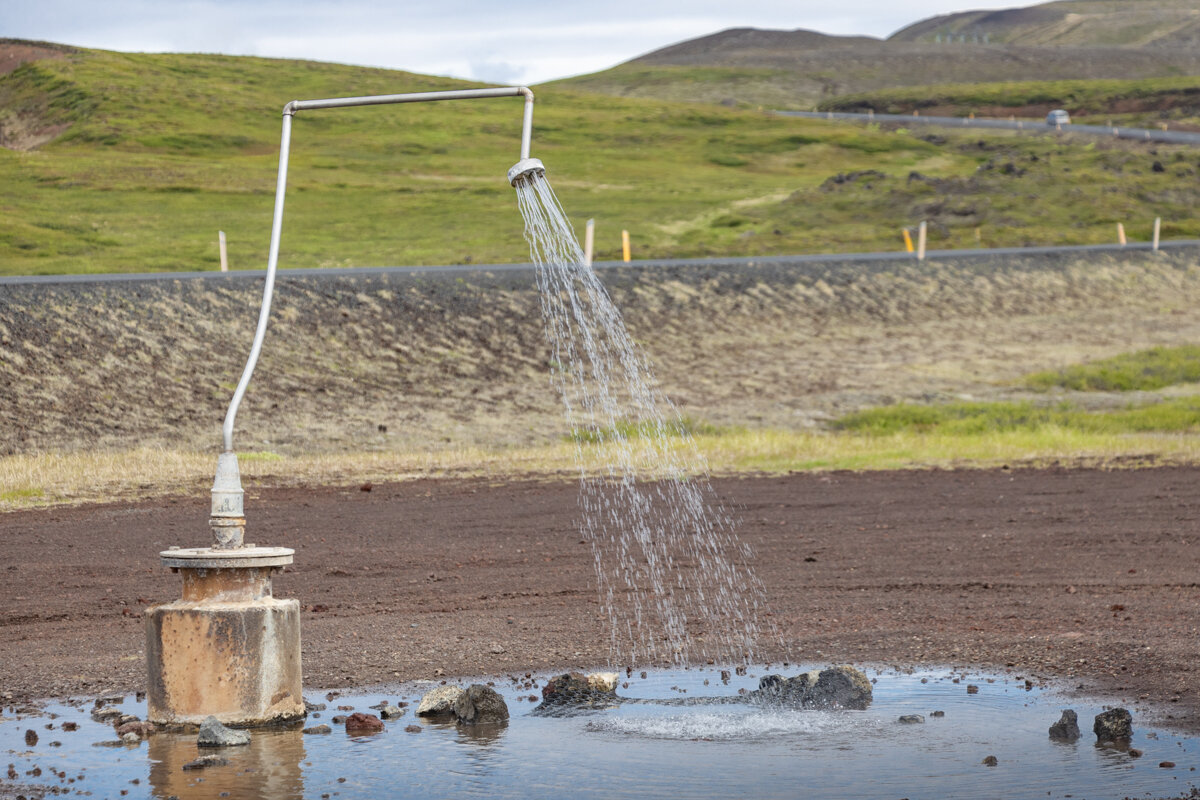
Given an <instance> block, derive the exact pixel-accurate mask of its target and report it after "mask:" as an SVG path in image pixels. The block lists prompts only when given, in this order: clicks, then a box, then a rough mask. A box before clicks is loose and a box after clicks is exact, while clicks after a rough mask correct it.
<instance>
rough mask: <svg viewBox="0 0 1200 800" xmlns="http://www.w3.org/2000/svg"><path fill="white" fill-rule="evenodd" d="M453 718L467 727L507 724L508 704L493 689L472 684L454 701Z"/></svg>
mask: <svg viewBox="0 0 1200 800" xmlns="http://www.w3.org/2000/svg"><path fill="white" fill-rule="evenodd" d="M454 716H455V717H456V718H457V719H458V721H459V722H462V723H465V724H468V725H482V724H487V723H493V722H508V703H505V702H504V698H503V697H501V696H500V693H499V692H497V691H496V690H495V689H493V688H491V687H489V686H484V685H482V684H479V683H473V684H471V685H470V686H468V687H467V690H466V691H465V692H463V693H462V694H461V695H460V696H459V698H458V699H457V700H455V701H454Z"/></svg>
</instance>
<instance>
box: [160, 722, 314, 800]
mask: <svg viewBox="0 0 1200 800" xmlns="http://www.w3.org/2000/svg"><path fill="white" fill-rule="evenodd" d="M147 745H148V747H149V757H150V786H151V790H152V792H153V796H154V797H157V798H162V799H163V800H166V798H169V797H177V798H179V800H211V798H214V797H219V796H220V795H221V792H229V794H228V795H226V796H228V797H262V798H268V797H269V798H273V799H277V800H302V798H303V797H304V777H303V775H302V772H301V764H302V763H303V762H304V759H305V758H306V754H305V749H304V735H303V734H302V733H300V729H299V727H296V728H293V729H290V730H260V731H254V733H253V734H252V736H251V737H250V744H249V745H246V746H244V747H222V748H208V747H204V748H201V747H197V745H196V734H194V733H191V734H184V733H178V734H177V733H160V734H157V735H155V736H151V737H150V739H149V740H148V743H147ZM211 754H216V755H219V756H221V757H222V758H225V759H228V761H229V764H228V765H226V766H215V767H206V768H204V769H198V770H185V769H184V768H183V765H184V764H187V763H188V762H190V761H193V760H195V759H196V758H198V757H199V756H202V755H211Z"/></svg>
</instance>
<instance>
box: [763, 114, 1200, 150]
mask: <svg viewBox="0 0 1200 800" xmlns="http://www.w3.org/2000/svg"><path fill="white" fill-rule="evenodd" d="M775 113H776V114H780V115H782V116H785V117H805V118H807V119H825V120H835V119H844V120H853V121H855V122H903V123H904V124H905V125H939V126H942V127H950V128H1000V129H1004V130H1026V131H1039V132H1047V131H1054V132H1059V131H1058V130H1057V129H1055V128H1052V127H1050V126H1049V125H1046V124H1045V123H1044V122H1041V121H1037V120H1012V121H1010V120H1007V119H970V118H968V117H914V116H912V115H911V114H850V113H847V112H840V111H776V112H775ZM1061 132H1062V133H1086V134H1090V135H1092V136H1110V137H1111V136H1116V137H1118V138H1120V139H1136V140H1139V141H1146V142H1167V143H1170V144H1191V145H1200V133H1189V132H1187V131H1170V130H1167V131H1163V130H1151V129H1149V128H1121V127H1114V128H1110V127H1108V126H1107V125H1076V124H1075V123H1071V124H1069V125H1063V126H1062V129H1061Z"/></svg>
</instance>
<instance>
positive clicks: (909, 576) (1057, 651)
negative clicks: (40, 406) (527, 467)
mask: <svg viewBox="0 0 1200 800" xmlns="http://www.w3.org/2000/svg"><path fill="white" fill-rule="evenodd" d="M715 487H716V489H717V492H718V494H719V495H720V497H721V498H722V499H723V501H724V502H725V503H727V504H728V505H729V506H730V507H731V508H732V509H733V511H734V512H735V513H736V514H737V515H738V516H739V517H740V519H741V526H740V533H741V535H742V537H743V538H744V540H745V541H746V542H748V543H749V544H750V545H752V546H753V548H754V549H755V551H756V557H755V560H754V567H755V569H756V571H757V573H758V575H759V577H760V578H761V579H762V580H763V582H764V583H765V585H766V589H767V593H768V597H769V599H770V602H771V604H772V606H773V613H774V617H773V619H774V622H775V623H776V624H777V625H778V627H779V629H780V632H781V634H782V637H783V642H784V645H783V646H778V645H771V644H769V643H768V644H767V646H766V648H765V650H764V652H763V653H762V656H763V657H764V658H766V659H769V660H772V661H775V662H779V661H782V660H783V659H785V658H786V659H790V660H791V661H793V662H798V663H840V662H849V663H855V664H878V665H884V666H887V665H899V666H907V665H923V664H925V665H933V664H937V665H946V666H956V665H957V666H966V665H974V666H978V667H986V668H991V669H994V670H996V671H997V672H999V673H1000V674H1005V675H1013V676H1018V675H1019V676H1022V677H1024V678H1029V679H1031V680H1032V681H1034V682H1035V684H1037V683H1040V682H1042V681H1043V680H1045V679H1051V678H1053V679H1060V681H1061V683H1062V684H1063V685H1065V686H1067V687H1068V688H1073V687H1080V689H1081V690H1085V691H1097V692H1100V693H1102V694H1103V695H1105V696H1107V697H1111V698H1113V699H1114V700H1116V701H1119V702H1121V703H1123V704H1125V705H1127V706H1128V707H1130V708H1132V709H1134V710H1135V714H1139V715H1142V716H1144V717H1146V718H1150V717H1154V718H1157V719H1158V720H1159V721H1160V722H1161V723H1162V724H1165V725H1166V726H1168V727H1172V728H1177V729H1180V730H1183V731H1187V732H1193V733H1194V732H1196V731H1198V730H1200V715H1198V712H1200V697H1198V695H1197V693H1196V690H1195V685H1196V677H1197V671H1198V669H1197V660H1196V658H1195V653H1196V648H1197V638H1198V637H1197V624H1198V623H1197V610H1198V604H1200V582H1198V581H1197V578H1196V555H1197V549H1198V548H1200V545H1198V544H1197V539H1198V538H1200V535H1198V533H1197V526H1196V520H1197V518H1198V517H1200V469H1192V468H1160V469H1142V470H1128V471H1088V470H1065V469H1063V470H1011V471H1010V470H1003V469H1001V470H993V471H964V472H938V471H912V472H895V473H886V472H880V473H864V474H851V473H832V474H825V475H791V476H782V477H747V478H742V479H720V480H717V481H716V482H715ZM247 490H248V495H247V503H246V508H247V513H248V515H249V528H248V534H247V538H248V540H252V541H255V542H257V543H259V544H271V545H286V546H289V547H294V548H295V549H296V564H295V566H294V567H292V568H290V569H289V570H288V571H287V572H286V573H284V574H283V575H281V576H279V577H278V578H277V579H276V581H275V588H276V594H278V595H280V596H285V597H294V598H297V599H298V600H299V601H300V603H301V604H302V606H303V607H304V608H305V611H304V612H303V615H302V616H303V623H302V624H303V641H304V644H303V648H304V652H303V657H304V670H305V683H306V685H307V686H309V687H347V686H348V687H367V686H372V685H378V684H383V683H389V682H395V681H401V680H416V679H424V678H435V679H440V678H441V677H442V676H443V675H445V676H447V677H448V676H456V675H488V674H506V673H511V672H514V671H522V672H523V671H526V670H535V671H543V672H544V671H548V670H557V669H566V668H575V667H585V668H586V667H596V666H603V665H605V664H606V663H607V661H608V648H607V643H606V641H605V638H604V631H605V630H606V625H605V622H604V620H601V619H599V618H598V616H599V615H598V605H597V602H596V597H595V594H594V592H595V589H594V585H595V581H594V578H593V575H592V565H591V554H590V549H589V548H588V546H587V545H586V544H585V543H584V542H583V541H582V540H581V538H580V535H579V533H578V531H577V530H576V519H577V511H576V497H577V494H578V486H577V485H576V484H574V483H570V482H565V483H555V482H542V483H536V482H511V483H487V482H482V481H451V480H442V481H438V480H424V481H413V482H407V483H400V484H392V485H375V486H374V487H372V490H371V491H369V492H368V491H362V489H361V488H360V487H359V486H357V485H355V486H349V487H314V488H310V489H263V490H257V489H255V487H253V486H248V487H247ZM207 504H208V498H207V497H182V498H167V499H163V500H158V501H154V502H146V503H137V504H119V505H98V506H84V507H76V508H56V509H50V510H39V511H27V512H13V513H8V514H3V515H0V541H3V542H4V559H3V567H2V568H0V569H2V571H0V575H2V576H3V579H2V580H0V676H3V677H2V678H0V681H2V683H0V693H4V692H9V693H12V695H13V698H14V699H15V700H18V701H19V700H21V699H31V698H45V697H64V696H67V695H80V694H86V695H95V694H99V693H105V692H110V691H124V692H128V691H133V690H137V689H140V688H142V685H143V671H144V663H143V658H144V646H143V627H142V620H141V614H142V610H143V609H144V608H145V607H146V606H148V605H150V604H153V603H159V602H165V601H169V600H172V599H174V598H176V597H178V594H179V588H180V587H179V578H178V576H175V575H172V574H170V573H169V571H167V570H165V569H163V568H162V567H160V566H159V565H158V559H157V553H158V552H159V551H160V550H163V549H165V548H166V547H168V546H170V545H176V544H177V545H181V546H194V545H201V544H204V543H206V540H207V537H208V531H207V526H206V521H207V514H208V508H207ZM684 568H685V571H686V565H685V567H684ZM703 628H704V625H703V621H696V624H695V626H694V627H693V628H692V630H693V631H694V633H695V635H703V632H704V631H703Z"/></svg>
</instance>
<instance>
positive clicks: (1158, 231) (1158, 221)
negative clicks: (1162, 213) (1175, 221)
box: [1154, 217, 1162, 251]
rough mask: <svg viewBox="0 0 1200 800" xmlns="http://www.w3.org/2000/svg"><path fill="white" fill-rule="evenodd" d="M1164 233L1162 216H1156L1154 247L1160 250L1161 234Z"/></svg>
mask: <svg viewBox="0 0 1200 800" xmlns="http://www.w3.org/2000/svg"><path fill="white" fill-rule="evenodd" d="M1161 233H1162V217H1155V218H1154V249H1155V251H1157V250H1158V239H1159V234H1161Z"/></svg>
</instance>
